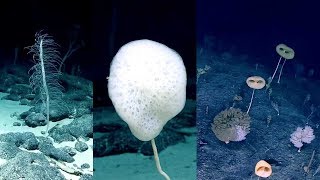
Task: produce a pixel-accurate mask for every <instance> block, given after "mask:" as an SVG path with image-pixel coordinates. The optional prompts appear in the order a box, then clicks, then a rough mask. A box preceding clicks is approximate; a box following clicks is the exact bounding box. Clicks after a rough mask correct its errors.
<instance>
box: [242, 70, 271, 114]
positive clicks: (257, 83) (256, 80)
mask: <svg viewBox="0 0 320 180" xmlns="http://www.w3.org/2000/svg"><path fill="white" fill-rule="evenodd" d="M246 83H247V85H248V86H249V87H250V88H252V89H253V91H252V95H251V100H250V104H249V107H248V110H247V114H248V113H249V111H250V108H251V105H252V100H253V96H254V90H256V89H262V88H263V87H264V86H265V85H266V81H265V80H264V79H263V78H262V77H260V76H251V77H248V78H247V80H246Z"/></svg>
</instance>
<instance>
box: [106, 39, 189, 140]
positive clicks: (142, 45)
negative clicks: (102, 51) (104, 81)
mask: <svg viewBox="0 0 320 180" xmlns="http://www.w3.org/2000/svg"><path fill="white" fill-rule="evenodd" d="M186 84H187V75H186V70H185V66H184V64H183V61H182V58H181V57H180V55H179V54H178V53H177V52H175V51H174V50H172V49H170V48H169V47H167V46H165V45H163V44H160V43H158V42H155V41H151V40H136V41H132V42H129V43H127V44H125V45H124V46H122V47H121V48H120V50H119V51H118V53H117V54H116V56H115V57H114V58H113V60H112V63H111V67H110V76H109V82H108V92H109V97H110V99H111V101H112V103H113V105H114V107H115V109H116V111H117V113H118V114H119V116H120V117H121V118H122V119H123V120H124V121H125V122H126V123H127V124H128V125H129V128H130V130H131V132H132V134H133V135H134V136H135V137H137V138H138V139H139V140H141V141H149V140H152V139H154V138H155V137H156V136H158V135H159V133H160V132H161V130H162V129H163V126H164V125H165V124H166V123H167V122H168V121H169V120H170V119H172V118H173V117H174V116H176V115H177V114H178V113H179V112H180V111H181V110H182V109H183V107H184V105H185V100H186Z"/></svg>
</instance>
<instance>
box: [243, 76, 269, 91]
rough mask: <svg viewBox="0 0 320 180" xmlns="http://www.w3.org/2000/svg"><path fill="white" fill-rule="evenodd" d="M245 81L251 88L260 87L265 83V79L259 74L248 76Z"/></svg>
mask: <svg viewBox="0 0 320 180" xmlns="http://www.w3.org/2000/svg"><path fill="white" fill-rule="evenodd" d="M246 83H247V85H248V86H249V87H250V88H252V89H262V88H264V86H265V85H266V81H265V80H264V79H263V78H262V77H260V76H251V77H248V78H247V80H246Z"/></svg>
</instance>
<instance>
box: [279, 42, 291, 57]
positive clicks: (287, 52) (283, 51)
mask: <svg viewBox="0 0 320 180" xmlns="http://www.w3.org/2000/svg"><path fill="white" fill-rule="evenodd" d="M276 51H277V53H278V54H279V55H280V56H281V57H283V58H284V59H293V58H294V50H293V49H292V48H290V47H288V46H287V45H285V44H279V45H277V47H276Z"/></svg>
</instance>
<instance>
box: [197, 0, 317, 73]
mask: <svg viewBox="0 0 320 180" xmlns="http://www.w3.org/2000/svg"><path fill="white" fill-rule="evenodd" d="M319 7H320V5H319V2H318V1H313V0H311V1H300V0H291V1H289V0H280V1H279V0H259V1H253V0H244V1H237V0H224V1H211V0H201V1H200V0H199V1H197V37H198V38H197V39H198V42H201V41H202V39H203V37H204V35H205V34H211V35H214V36H216V37H217V38H218V39H220V40H222V41H224V42H225V43H229V44H232V45H235V46H236V47H238V51H239V52H241V53H247V54H250V55H254V56H256V57H265V58H264V60H263V62H262V63H264V64H267V63H269V62H268V61H270V65H273V66H275V63H276V61H277V59H278V57H276V56H277V54H276V53H275V47H276V45H277V44H279V43H284V44H287V45H288V46H289V47H291V48H293V49H294V50H295V54H296V56H295V58H294V59H293V61H292V63H291V62H290V63H291V64H290V63H288V64H287V65H288V67H290V66H291V65H292V64H294V63H301V64H304V65H305V67H314V68H315V69H316V71H315V72H316V73H317V72H319V71H320V68H319V55H318V54H319V45H318V44H319V41H320V34H319V32H320V28H319V24H320V19H319V17H320V11H319ZM266 57H269V59H267V58H266ZM255 63H261V62H255ZM287 65H286V66H287ZM317 75H318V77H320V74H319V73H318V74H317Z"/></svg>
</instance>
